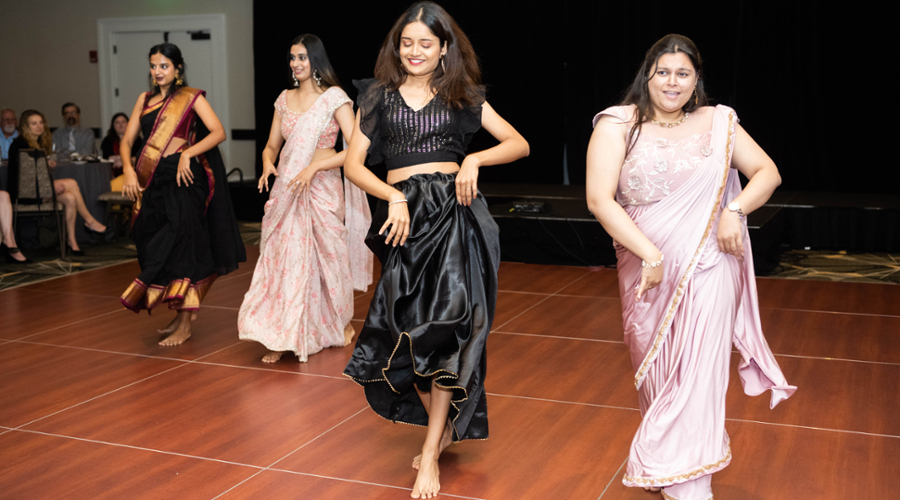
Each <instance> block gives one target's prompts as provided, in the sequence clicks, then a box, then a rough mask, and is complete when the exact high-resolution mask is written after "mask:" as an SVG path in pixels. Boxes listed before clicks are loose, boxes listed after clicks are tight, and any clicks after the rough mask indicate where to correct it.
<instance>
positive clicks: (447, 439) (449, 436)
mask: <svg viewBox="0 0 900 500" xmlns="http://www.w3.org/2000/svg"><path fill="white" fill-rule="evenodd" d="M451 443H453V427H452V426H451V424H450V419H447V426H446V427H444V433H443V434H441V442H440V445H439V448H438V458H441V453H443V452H444V450H446V449H447V447H448V446H450V444H451ZM421 462H422V455H421V454H419V455H416V456H415V458H413V461H412V468H413V469H416V470H419V464H420V463H421Z"/></svg>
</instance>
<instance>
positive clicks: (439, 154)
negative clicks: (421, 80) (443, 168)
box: [353, 78, 484, 170]
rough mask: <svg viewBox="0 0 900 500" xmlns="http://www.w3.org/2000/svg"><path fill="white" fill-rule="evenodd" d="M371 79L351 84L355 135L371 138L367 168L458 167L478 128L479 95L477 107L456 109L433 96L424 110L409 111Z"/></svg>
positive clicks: (397, 94) (396, 94) (395, 95)
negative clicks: (356, 109)
mask: <svg viewBox="0 0 900 500" xmlns="http://www.w3.org/2000/svg"><path fill="white" fill-rule="evenodd" d="M376 83H377V80H375V79H374V78H372V79H368V80H354V81H353V85H355V86H356V88H357V89H359V97H358V98H357V103H358V104H359V109H360V120H359V130H360V131H361V132H362V133H363V135H365V136H366V137H368V138H369V141H371V145H369V150H368V153H369V157H368V159H367V160H366V163H367V164H368V165H369V166H372V165H377V164H379V163H382V162H384V164H385V167H387V169H388V170H394V169H397V168H403V167H409V166H412V165H420V164H422V163H431V162H454V163H462V160H463V158H465V156H466V148H467V147H468V146H469V142H470V141H471V140H472V136H473V135H474V134H475V132H477V131H478V129H479V128H481V104H482V103H484V92H483V91H481V92H479V94H478V96H477V99H476V102H475V104H473V105H471V106H469V107H466V108H463V109H459V110H457V109H455V108H453V107H452V106H448V105H447V104H446V103H445V102H444V101H443V99H441V96H440V95H436V96H435V97H434V99H432V100H431V101H430V102H429V103H428V104H426V105H425V107H423V108H422V109H420V110H418V111H414V110H413V109H412V108H410V107H409V106H408V105H407V104H406V101H404V100H403V96H401V95H400V92H399V91H394V92H389V91H388V90H387V89H385V88H384V87H382V86H380V85H376Z"/></svg>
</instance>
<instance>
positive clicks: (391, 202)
mask: <svg viewBox="0 0 900 500" xmlns="http://www.w3.org/2000/svg"><path fill="white" fill-rule="evenodd" d="M394 203H406V200H397V201H389V202H388V206H390V205H393V204H394Z"/></svg>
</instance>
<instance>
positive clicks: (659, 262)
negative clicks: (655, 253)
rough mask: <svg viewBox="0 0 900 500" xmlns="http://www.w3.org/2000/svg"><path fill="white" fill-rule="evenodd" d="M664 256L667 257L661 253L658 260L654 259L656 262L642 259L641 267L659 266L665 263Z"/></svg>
mask: <svg viewBox="0 0 900 500" xmlns="http://www.w3.org/2000/svg"><path fill="white" fill-rule="evenodd" d="M663 258H665V255H662V254H660V255H659V260H657V261H654V262H647V261H645V260H642V261H641V267H659V266H661V265H662V263H663Z"/></svg>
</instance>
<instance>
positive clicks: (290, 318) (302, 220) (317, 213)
mask: <svg viewBox="0 0 900 500" xmlns="http://www.w3.org/2000/svg"><path fill="white" fill-rule="evenodd" d="M350 102H351V101H350V99H349V98H348V97H347V95H346V94H345V93H344V92H343V91H342V90H341V89H340V88H338V87H331V88H329V89H328V90H326V91H325V92H324V93H323V94H321V95H320V96H319V97H318V98H317V100H316V102H315V103H314V104H313V105H312V106H311V107H310V108H309V110H307V111H306V112H304V113H303V114H302V115H300V116H299V118H297V122H296V123H295V124H294V125H293V128H292V129H291V130H290V135H289V136H288V137H287V138H285V143H284V147H283V148H282V151H281V155H280V157H279V158H280V159H279V165H278V172H279V174H278V175H279V176H278V178H277V179H276V181H275V183H274V185H273V187H272V190H271V193H270V195H269V201H268V202H267V203H266V206H265V216H264V217H263V223H262V237H261V240H260V257H259V260H258V262H257V266H256V270H255V272H254V274H253V281H252V283H251V285H250V290H249V291H248V292H247V294H246V295H245V297H244V302H243V304H242V305H241V310H240V313H239V315H238V331H239V336H240V338H241V339H245V340H254V341H257V342H260V343H262V344H264V345H265V346H266V347H267V348H268V349H270V350H272V351H292V352H294V353H295V354H296V355H297V357H298V358H299V359H300V361H306V360H307V358H308V356H309V355H311V354H315V353H317V352H319V351H321V350H322V349H323V348H326V347H332V346H342V345H343V344H344V333H343V332H344V327H345V326H346V325H347V324H348V323H349V321H350V318H351V317H352V316H353V290H354V289H357V290H365V289H366V288H367V286H368V285H369V283H371V282H372V264H373V256H372V255H371V252H369V251H368V249H367V248H366V247H365V242H364V236H365V232H364V229H360V227H364V228H368V225H369V223H370V222H371V216H370V214H369V207H368V203H367V201H366V197H365V194H364V193H362V191H361V190H360V189H359V188H358V187H356V186H355V185H353V184H351V183H349V182H345V183H342V181H341V175H340V171H339V170H338V169H331V170H325V171H321V172H318V173H316V175H315V176H314V177H313V180H312V181H311V183H310V185H309V188H308V189H307V190H305V191H303V192H292V191H291V189H290V187H289V183H290V181H291V180H292V179H293V178H294V177H296V176H297V175H298V174H299V173H300V172H302V171H303V170H304V169H305V168H307V167H308V166H309V164H310V162H311V161H312V159H313V156H314V154H315V152H316V146H317V143H318V141H319V138H320V136H322V134H323V133H324V131H325V129H326V127H327V126H328V125H329V123H330V122H331V120H332V119H333V116H334V113H335V111H336V110H337V109H338V108H340V107H341V106H342V105H344V104H347V103H350ZM345 190H346V193H345Z"/></svg>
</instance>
